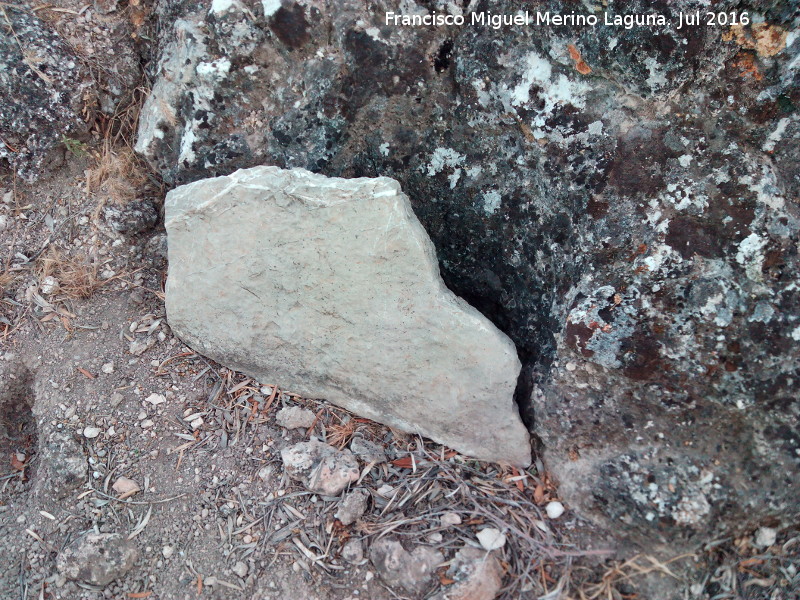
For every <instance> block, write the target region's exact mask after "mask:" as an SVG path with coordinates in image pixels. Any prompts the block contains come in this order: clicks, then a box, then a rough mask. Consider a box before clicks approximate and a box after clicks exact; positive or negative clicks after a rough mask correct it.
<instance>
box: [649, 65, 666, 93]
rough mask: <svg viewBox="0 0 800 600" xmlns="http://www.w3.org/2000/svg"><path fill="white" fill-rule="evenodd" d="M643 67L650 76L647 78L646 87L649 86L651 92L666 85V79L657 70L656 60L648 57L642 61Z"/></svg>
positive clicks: (661, 72) (662, 73) (658, 69)
mask: <svg viewBox="0 0 800 600" xmlns="http://www.w3.org/2000/svg"><path fill="white" fill-rule="evenodd" d="M644 65H645V66H646V67H647V70H648V71H649V72H650V76H649V77H648V78H647V85H649V86H650V89H651V90H653V91H656V90H658V89H659V88H662V87H664V86H665V85H667V77H666V75H664V72H663V71H662V70H661V69H660V68H659V65H658V60H657V59H655V58H652V57H650V58H648V59H647V60H645V61H644Z"/></svg>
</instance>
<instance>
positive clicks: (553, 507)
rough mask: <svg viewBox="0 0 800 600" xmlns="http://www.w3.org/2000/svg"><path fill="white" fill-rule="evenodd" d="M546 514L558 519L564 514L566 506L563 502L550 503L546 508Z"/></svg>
mask: <svg viewBox="0 0 800 600" xmlns="http://www.w3.org/2000/svg"><path fill="white" fill-rule="evenodd" d="M545 512H547V516H548V517H550V518H551V519H557V518H558V517H560V516H561V515H563V514H564V505H563V504H561V502H555V501H554V502H550V503H548V504H547V506H546V507H545Z"/></svg>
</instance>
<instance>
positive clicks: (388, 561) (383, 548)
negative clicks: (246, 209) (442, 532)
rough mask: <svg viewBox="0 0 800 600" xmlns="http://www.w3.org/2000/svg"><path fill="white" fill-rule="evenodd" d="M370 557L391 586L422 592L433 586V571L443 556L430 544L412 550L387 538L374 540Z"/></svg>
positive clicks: (408, 591)
mask: <svg viewBox="0 0 800 600" xmlns="http://www.w3.org/2000/svg"><path fill="white" fill-rule="evenodd" d="M369 560H370V562H372V565H373V566H374V567H375V570H376V571H377V572H378V575H380V576H381V579H383V580H384V581H385V582H386V584H387V585H388V586H389V587H391V588H392V589H394V590H397V591H398V592H406V593H410V594H415V595H421V594H422V593H423V592H424V591H425V590H426V589H427V588H428V587H430V585H431V583H432V579H433V577H432V576H433V571H434V569H435V568H436V567H438V566H439V564H440V563H442V562H443V557H442V555H441V553H440V552H438V551H437V550H434V549H433V548H429V547H428V546H416V547H415V548H414V549H413V550H412V551H411V552H409V551H408V550H406V549H405V548H403V546H402V544H400V542H399V541H397V540H396V539H394V538H388V537H385V538H381V539H379V540H376V541H375V542H373V544H372V546H371V547H370V549H369Z"/></svg>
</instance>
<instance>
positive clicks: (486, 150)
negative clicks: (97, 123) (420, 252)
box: [140, 0, 800, 551]
mask: <svg viewBox="0 0 800 600" xmlns="http://www.w3.org/2000/svg"><path fill="white" fill-rule="evenodd" d="M595 4H597V5H598V6H599V5H600V3H595ZM602 4H603V6H604V7H605V8H603V9H601V8H598V10H599V11H602V10H605V11H606V12H607V13H608V14H609V15H610V17H611V18H612V20H613V17H614V16H621V15H623V14H634V13H638V14H663V15H665V17H666V19H665V23H664V24H662V25H651V26H636V25H634V26H632V27H630V28H626V27H625V26H621V27H616V26H606V25H603V24H602V22H603V21H604V19H603V15H602V13H598V14H599V15H600V20H601V24H600V25H598V26H596V27H586V26H570V25H560V26H556V25H552V24H551V25H549V26H547V25H540V26H504V27H500V28H497V29H495V28H493V27H491V26H489V25H486V24H484V25H470V24H467V25H465V26H463V27H403V26H394V25H387V24H386V21H385V11H387V10H389V11H395V12H398V13H403V14H411V13H416V14H428V13H429V12H430V11H432V10H436V11H439V13H440V14H441V13H445V12H446V11H448V10H452V11H454V12H459V11H461V12H463V13H464V14H465V15H466V16H467V19H468V22H469V20H470V19H471V15H472V14H473V13H481V12H485V11H491V12H492V13H494V14H503V13H504V14H514V13H515V12H516V11H517V10H525V9H527V10H530V11H533V12H535V11H536V10H537V9H538V10H539V11H542V12H545V11H548V10H549V11H551V13H552V14H554V13H557V12H564V13H570V12H572V11H574V12H575V13H581V14H584V13H583V11H585V10H589V9H587V8H586V6H587V3H583V4H575V3H566V2H563V3H561V2H557V1H555V0H553V1H548V2H544V1H543V2H537V3H531V2H503V1H500V2H488V1H477V2H470V3H469V4H468V6H467V7H466V8H464V9H461V8H458V7H457V6H456V3H440V2H430V3H428V2H405V1H404V2H377V3H373V4H372V5H371V6H372V7H373V8H372V9H371V10H368V9H366V8H365V7H364V4H363V3H361V2H355V1H346V0H343V1H342V2H338V3H337V5H336V9H335V10H332V9H324V8H321V5H320V4H318V3H316V2H310V1H309V2H298V1H292V0H284V1H283V2H281V3H275V2H269V3H264V4H262V3H255V2H240V1H238V0H236V1H234V2H228V3H219V5H217V4H215V6H216V7H217V8H219V9H220V10H217V11H215V10H213V9H212V10H211V12H205V11H206V10H207V9H204V12H202V13H198V12H196V10H197V9H196V5H195V4H194V3H189V2H183V1H182V0H162V1H161V3H160V9H159V10H160V14H161V15H162V19H163V28H164V30H166V29H167V28H172V27H183V28H184V29H187V26H184V25H180V24H179V22H178V21H177V20H176V16H178V17H180V18H181V19H183V20H184V21H185V22H186V23H190V24H193V26H194V27H195V28H196V29H197V31H198V33H197V34H196V35H194V34H193V37H191V38H189V37H185V38H184V39H183V40H176V39H165V41H164V43H163V45H162V48H161V55H162V63H161V64H162V65H171V64H175V65H177V64H178V62H179V61H177V60H174V58H171V57H174V56H176V55H178V54H179V55H180V56H184V55H185V56H187V57H192V58H191V60H193V61H194V63H193V64H194V65H195V67H194V74H191V77H189V78H188V79H186V78H185V77H183V75H182V74H181V73H179V72H177V71H176V72H172V71H169V72H161V73H158V75H159V77H158V79H161V80H170V81H173V82H178V84H179V85H178V86H177V88H172V91H171V92H170V94H174V95H171V96H169V98H172V100H170V101H169V102H167V103H166V104H167V105H166V107H165V106H164V103H156V102H155V101H154V102H153V103H151V104H150V105H149V106H148V107H146V110H144V111H143V113H142V124H143V128H142V131H145V132H146V131H154V132H155V133H154V134H153V136H151V138H150V139H144V140H140V146H141V147H143V148H144V149H145V150H144V152H145V156H147V157H148V159H149V160H150V161H151V163H152V164H153V165H154V166H156V167H157V168H158V169H159V170H160V171H161V172H162V174H163V175H164V177H165V178H167V179H169V180H170V181H173V182H176V183H182V182H186V181H191V180H194V179H198V178H201V177H207V176H208V175H209V174H226V173H229V172H231V171H233V170H235V169H236V168H240V167H247V166H251V165H254V164H275V165H278V166H281V167H304V168H308V169H310V170H312V171H317V172H321V173H325V174H327V175H335V176H346V177H359V176H389V177H392V178H394V179H396V180H398V181H399V182H400V183H401V185H402V187H403V189H404V191H405V192H406V193H407V194H408V195H409V197H410V199H411V203H412V205H413V208H414V211H415V213H416V214H417V216H418V217H419V219H420V221H421V222H422V224H423V225H424V227H425V228H426V230H427V231H428V233H429V235H430V236H431V238H432V240H433V242H434V245H435V246H436V250H437V254H438V258H439V262H440V266H441V268H442V275H443V278H444V280H445V282H446V283H447V284H448V286H449V287H450V288H451V289H453V290H454V291H455V292H456V293H457V294H459V295H460V296H462V297H464V298H465V299H467V300H468V301H469V302H470V303H471V304H473V305H474V306H476V307H477V308H478V309H479V310H481V312H483V313H484V314H485V315H487V316H489V317H490V318H491V319H492V320H493V321H494V322H495V323H496V324H497V325H498V326H499V327H500V328H501V329H502V330H503V331H505V332H506V333H507V334H508V335H509V336H510V337H511V339H512V340H513V341H514V342H515V343H516V345H517V348H518V350H519V352H520V356H521V358H522V360H523V363H524V369H525V372H526V374H527V375H528V378H527V382H528V385H529V387H528V388H527V390H525V391H526V393H525V394H524V395H523V394H521V395H520V397H521V399H522V400H523V402H524V401H526V400H527V397H528V396H530V399H531V402H530V408H531V409H532V413H534V415H530V414H529V415H528V416H529V417H535V419H534V421H533V424H534V427H535V431H536V432H537V434H538V436H539V437H540V438H541V440H542V443H543V457H544V459H545V463H546V465H547V467H548V468H549V469H550V470H551V471H552V473H553V474H555V475H556V476H557V477H558V478H559V479H560V480H561V483H562V488H561V489H562V494H564V495H565V497H566V499H567V500H568V501H569V502H570V503H571V504H572V505H573V506H576V507H577V508H579V509H580V510H581V511H582V512H583V514H585V515H588V516H591V517H592V518H593V519H595V520H596V521H597V522H598V523H601V524H606V525H608V526H609V527H610V528H612V529H613V530H614V532H615V534H616V535H618V536H619V537H620V538H622V539H625V540H627V541H628V542H636V543H638V544H640V545H641V546H643V547H645V548H647V549H648V550H653V549H657V547H658V546H659V545H664V544H666V545H669V546H671V548H670V550H671V551H677V550H679V549H680V548H681V547H693V546H695V545H696V544H697V543H699V541H700V540H704V539H708V538H709V537H712V536H719V535H727V534H729V533H732V532H736V531H740V530H745V529H747V528H751V527H754V526H755V525H757V524H758V523H760V522H764V520H769V521H770V523H772V524H777V523H785V522H790V521H791V520H792V519H794V518H796V517H797V516H798V514H800V506H798V503H797V493H798V490H797V482H798V481H800V455H799V454H798V446H800V432H799V431H798V422H799V421H798V415H799V414H800V401H798V394H797V391H796V387H797V381H798V377H800V372H798V368H799V367H798V366H799V365H800V353H799V352H798V344H799V343H800V318H799V317H798V307H799V306H800V282H799V281H798V272H800V269H798V267H800V264H799V263H800V261H798V251H797V246H798V229H800V211H799V210H798V205H797V197H798V192H800V170H798V164H800V163H799V161H800V147H799V146H798V144H799V143H800V142H798V140H799V139H800V135H798V133H799V132H800V119H798V114H797V106H798V103H800V92H799V91H798V90H800V86H798V77H799V76H800V63H799V62H798V49H799V48H800V37H798V35H797V13H796V9H795V8H793V7H792V4H791V3H783V2H770V1H766V0H752V1H749V2H748V1H746V2H718V3H715V4H714V5H713V7H711V8H709V10H714V11H716V12H728V13H730V12H731V11H736V12H737V14H738V15H739V16H740V17H741V14H742V12H746V13H747V15H748V17H749V20H750V23H749V24H747V25H737V26H733V27H732V26H730V25H726V26H720V25H706V24H705V20H707V17H706V16H705V15H703V19H704V22H703V24H702V25H701V26H693V27H692V26H686V27H683V28H681V29H678V28H677V23H678V20H679V18H680V17H679V15H680V13H692V12H693V11H694V10H695V9H696V3H694V2H690V1H688V0H681V1H676V2H669V3H667V2H656V3H652V2H644V1H634V2H616V1H610V2H608V3H602ZM728 21H730V17H728ZM187 30H188V29H187ZM234 34H235V35H234ZM187 40H188V41H187ZM182 43H184V44H185V43H188V44H192V45H193V49H192V50H190V51H187V50H185V49H182V47H181V46H180V44H182ZM181 52H182V53H183V54H180V53H181ZM176 53H177V54H176ZM183 64H185V61H184V63H183ZM176 69H178V67H176ZM180 69H183V66H181V67H180ZM165 97H166V96H165ZM156 122H157V123H160V125H159V127H157V128H153V127H150V128H149V129H148V123H156Z"/></svg>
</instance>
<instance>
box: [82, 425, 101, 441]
mask: <svg viewBox="0 0 800 600" xmlns="http://www.w3.org/2000/svg"><path fill="white" fill-rule="evenodd" d="M101 433H103V430H102V429H100V428H99V427H94V426H89V427H85V428H84V429H83V437H85V438H87V439H90V440H92V439H94V438H96V437H97V436H99V435H100V434H101Z"/></svg>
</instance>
